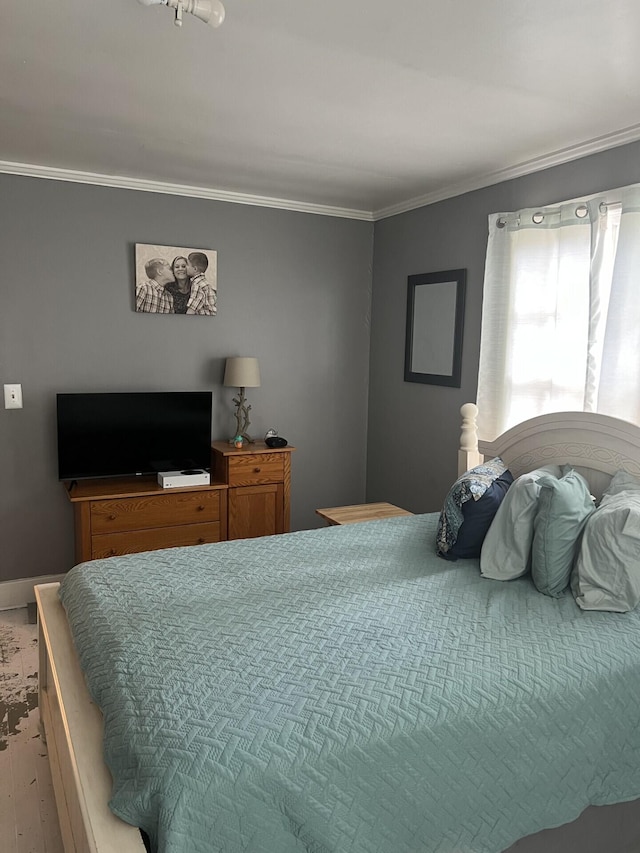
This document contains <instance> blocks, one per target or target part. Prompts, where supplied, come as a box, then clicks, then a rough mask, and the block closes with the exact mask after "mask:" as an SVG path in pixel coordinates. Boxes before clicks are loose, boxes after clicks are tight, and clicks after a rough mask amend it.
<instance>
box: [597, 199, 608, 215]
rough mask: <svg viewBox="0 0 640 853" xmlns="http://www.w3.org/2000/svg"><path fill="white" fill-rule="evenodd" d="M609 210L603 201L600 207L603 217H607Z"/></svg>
mask: <svg viewBox="0 0 640 853" xmlns="http://www.w3.org/2000/svg"><path fill="white" fill-rule="evenodd" d="M608 209H609V208H608V207H607V205H606V202H604V201H601V202H600V204H599V205H598V210H599V211H600V213H601V214H602V215H603V216H604V215H605V213H606V212H607V210H608Z"/></svg>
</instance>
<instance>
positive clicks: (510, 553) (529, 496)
mask: <svg viewBox="0 0 640 853" xmlns="http://www.w3.org/2000/svg"><path fill="white" fill-rule="evenodd" d="M561 474H562V470H561V468H560V466H559V465H545V466H544V467H543V468H536V470H535V471H531V472H529V473H528V474H522V475H521V476H520V477H518V478H517V480H515V481H514V483H513V485H512V486H511V488H510V489H509V491H508V492H507V494H506V495H505V497H504V500H503V501H502V503H501V504H500V506H499V508H498V511H497V512H496V514H495V517H494V519H493V521H492V522H491V527H490V528H489V530H488V531H487V535H486V536H485V538H484V542H483V543H482V551H481V552H480V573H481V575H482V576H483V577H485V578H493V579H494V580H500V581H508V580H513V579H514V578H519V577H521V576H522V575H524V574H526V573H527V572H528V571H529V569H530V568H531V543H532V542H533V522H534V519H535V516H536V509H537V506H538V495H539V494H540V485H539V483H538V481H539V479H540V477H543V476H545V475H547V476H551V477H555V478H556V479H557V478H559V477H560V476H561Z"/></svg>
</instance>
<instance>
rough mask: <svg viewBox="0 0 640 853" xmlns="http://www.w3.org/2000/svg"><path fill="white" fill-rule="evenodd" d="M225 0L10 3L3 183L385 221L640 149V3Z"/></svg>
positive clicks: (2, 94)
mask: <svg viewBox="0 0 640 853" xmlns="http://www.w3.org/2000/svg"><path fill="white" fill-rule="evenodd" d="M224 2H225V6H226V10H227V17H226V21H225V23H224V24H223V26H222V27H221V28H219V29H217V30H214V29H212V28H210V27H208V26H206V25H205V24H203V23H201V22H200V21H198V20H196V19H195V18H193V17H191V16H185V22H184V26H183V27H182V29H178V28H177V27H174V25H173V12H172V10H170V9H167V8H165V7H163V6H155V7H150V8H146V7H144V6H142V5H140V4H138V3H137V2H136V0H102V2H98V0H18V2H11V3H10V4H9V3H6V4H5V5H6V6H7V8H6V9H5V10H4V11H3V15H2V18H3V20H2V28H1V30H0V161H2V162H1V163H0V171H13V172H19V173H24V174H38V173H43V174H50V175H60V176H64V174H65V173H64V172H62V171H56V170H74V171H75V172H82V173H89V174H87V175H85V176H84V177H85V178H86V179H87V180H92V179H93V180H95V181H96V182H101V180H100V176H102V178H104V180H103V181H102V182H108V180H109V176H111V179H112V180H113V182H114V183H116V184H119V185H122V184H123V183H124V184H125V185H126V183H127V180H128V179H132V181H133V183H132V185H135V181H136V180H138V181H140V182H147V183H146V184H145V183H141V184H140V186H141V188H143V187H144V186H148V187H151V188H153V187H155V186H156V184H155V182H162V183H166V184H170V185H174V187H173V189H174V191H180V190H181V189H184V191H185V192H187V193H188V192H189V188H192V191H193V194H196V193H197V190H198V189H199V190H201V191H202V194H204V195H207V194H209V195H211V197H225V194H228V197H229V198H230V199H233V198H234V197H236V196H235V195H234V194H246V195H247V196H249V200H253V201H254V202H257V203H260V199H258V198H257V197H263V201H264V198H267V199H282V200H288V201H289V203H290V204H289V206H291V207H294V208H295V207H300V209H304V206H305V205H307V206H314V205H319V206H322V207H324V208H326V209H327V212H330V211H331V210H335V211H337V209H340V210H342V212H343V213H344V214H345V215H346V214H347V213H351V214H354V215H360V216H362V218H377V217H379V216H383V215H388V214H389V213H391V212H395V211H398V210H401V209H409V208H410V207H415V206H417V205H418V204H419V203H424V202H428V201H432V200H436V199H438V198H443V197H446V196H447V195H455V194H456V193H457V192H462V191H465V190H467V189H470V188H474V187H477V186H486V185H488V184H490V183H495V182H496V181H497V180H500V179H501V178H504V177H510V176H514V175H516V174H524V173H526V172H531V171H534V170H535V169H536V168H541V167H543V166H546V165H549V164H551V163H556V162H564V161H566V160H569V159H573V158H575V157H577V156H581V155H583V154H585V153H590V152H592V151H597V150H601V149H603V148H607V147H611V146H612V145H617V144H621V143H623V142H628V141H631V140H634V139H639V138H640V49H639V44H640V2H638V0H609V2H603V0H440V2H438V3H436V2H433V0H396V3H395V4H392V3H390V2H389V0H322V2H311V0H224ZM113 176H116V177H115V178H114V177H113ZM70 177H73V175H71V176H70ZM176 185H177V186H176ZM216 193H219V195H218V196H216ZM220 193H221V194H220ZM236 200H239V201H240V200H243V197H242V196H237V197H236ZM285 206H286V203H285Z"/></svg>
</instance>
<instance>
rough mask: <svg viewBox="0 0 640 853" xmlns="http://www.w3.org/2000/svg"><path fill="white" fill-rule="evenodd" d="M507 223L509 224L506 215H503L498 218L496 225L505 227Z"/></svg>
mask: <svg viewBox="0 0 640 853" xmlns="http://www.w3.org/2000/svg"><path fill="white" fill-rule="evenodd" d="M506 224H507V220H506V219H505V218H504V216H501V217H500V218H499V219H496V227H497V228H504V227H505V226H506Z"/></svg>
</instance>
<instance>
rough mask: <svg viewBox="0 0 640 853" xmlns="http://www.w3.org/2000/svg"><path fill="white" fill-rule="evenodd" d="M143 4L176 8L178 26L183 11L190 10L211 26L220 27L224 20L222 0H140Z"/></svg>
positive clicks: (176, 23) (180, 24)
mask: <svg viewBox="0 0 640 853" xmlns="http://www.w3.org/2000/svg"><path fill="white" fill-rule="evenodd" d="M138 3H140V4H141V5H142V6H169V8H171V9H175V10H176V19H175V21H174V23H175V25H176V27H181V26H182V13H183V12H188V13H189V14H190V15H193V16H194V17H196V18H199V19H200V20H201V21H204V22H205V24H209V26H210V27H219V26H220V24H221V23H222V22H223V21H224V6H223V5H222V3H221V2H220V0H138Z"/></svg>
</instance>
